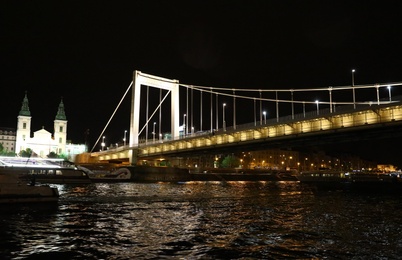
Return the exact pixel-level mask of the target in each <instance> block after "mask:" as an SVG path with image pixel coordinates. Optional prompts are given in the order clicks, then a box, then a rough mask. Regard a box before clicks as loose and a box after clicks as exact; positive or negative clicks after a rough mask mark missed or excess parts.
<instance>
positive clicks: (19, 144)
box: [15, 91, 31, 154]
mask: <svg viewBox="0 0 402 260" xmlns="http://www.w3.org/2000/svg"><path fill="white" fill-rule="evenodd" d="M28 103H29V102H28V96H27V91H25V97H24V100H23V101H22V106H21V110H20V113H19V114H18V122H17V138H16V142H15V152H16V153H17V154H18V153H19V152H20V151H21V150H25V149H26V148H28V147H26V143H27V142H28V141H29V139H30V138H31V112H30V111H29V106H28Z"/></svg>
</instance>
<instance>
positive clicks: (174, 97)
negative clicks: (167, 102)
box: [129, 70, 180, 164]
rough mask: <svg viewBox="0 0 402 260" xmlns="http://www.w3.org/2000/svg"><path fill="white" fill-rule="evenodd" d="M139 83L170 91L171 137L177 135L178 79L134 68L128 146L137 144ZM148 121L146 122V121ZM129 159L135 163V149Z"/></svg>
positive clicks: (139, 101)
mask: <svg viewBox="0 0 402 260" xmlns="http://www.w3.org/2000/svg"><path fill="white" fill-rule="evenodd" d="M141 85H145V86H149V87H154V88H159V89H165V90H168V91H170V96H171V104H172V105H171V134H172V137H177V136H179V123H180V122H179V81H178V80H174V79H166V78H162V77H157V76H153V75H150V74H145V73H142V72H141V71H138V70H135V71H134V73H133V88H132V99H131V115H130V135H129V144H130V147H134V145H135V144H138V135H139V122H140V103H141ZM147 123H148V122H147ZM132 151H133V153H132V155H131V158H130V161H131V163H132V164H135V163H137V152H138V150H137V149H133V150H132Z"/></svg>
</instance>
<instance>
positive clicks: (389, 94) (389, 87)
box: [387, 86, 392, 102]
mask: <svg viewBox="0 0 402 260" xmlns="http://www.w3.org/2000/svg"><path fill="white" fill-rule="evenodd" d="M387 88H388V96H389V102H391V101H392V98H391V86H388V87H387Z"/></svg>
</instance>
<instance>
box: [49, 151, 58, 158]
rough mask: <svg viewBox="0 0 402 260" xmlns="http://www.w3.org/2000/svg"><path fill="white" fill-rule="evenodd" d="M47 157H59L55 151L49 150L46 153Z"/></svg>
mask: <svg viewBox="0 0 402 260" xmlns="http://www.w3.org/2000/svg"><path fill="white" fill-rule="evenodd" d="M47 158H59V156H58V155H57V153H55V152H50V153H49V154H48V155H47Z"/></svg>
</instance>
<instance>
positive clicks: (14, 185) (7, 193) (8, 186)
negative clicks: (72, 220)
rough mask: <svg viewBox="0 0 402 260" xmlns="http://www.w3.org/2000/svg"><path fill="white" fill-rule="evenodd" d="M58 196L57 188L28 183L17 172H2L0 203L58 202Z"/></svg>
mask: <svg viewBox="0 0 402 260" xmlns="http://www.w3.org/2000/svg"><path fill="white" fill-rule="evenodd" d="M58 198H59V192H58V190H57V188H54V187H50V186H47V185H40V186H38V185H35V184H34V183H31V184H28V183H26V182H25V181H23V180H21V179H20V178H19V177H18V175H17V174H14V173H9V172H7V173H4V172H0V204H6V203H31V202H57V201H58Z"/></svg>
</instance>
